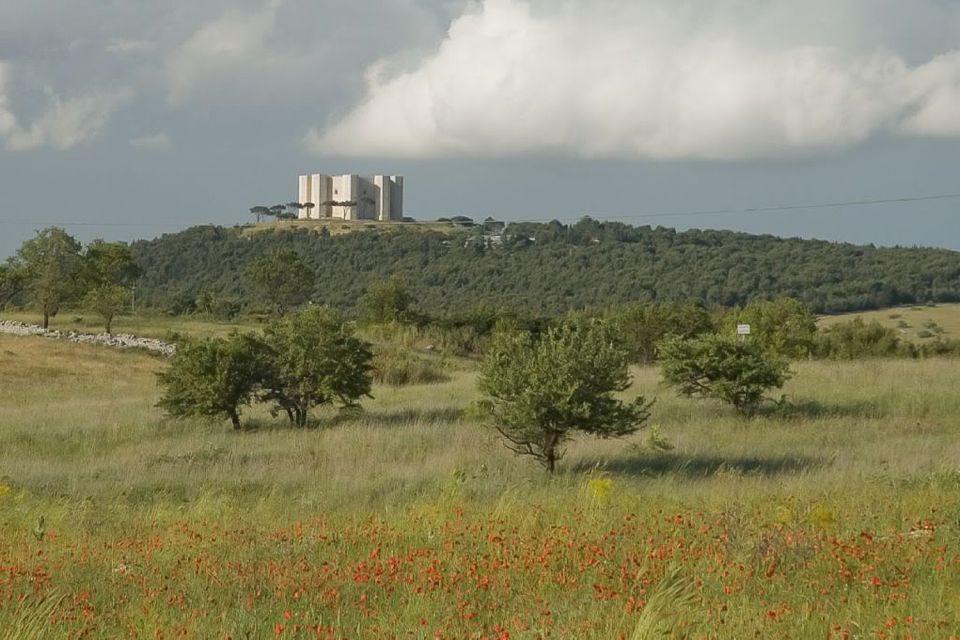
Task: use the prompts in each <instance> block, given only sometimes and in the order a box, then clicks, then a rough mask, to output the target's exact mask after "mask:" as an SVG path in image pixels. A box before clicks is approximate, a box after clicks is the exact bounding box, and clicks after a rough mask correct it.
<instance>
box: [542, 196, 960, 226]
mask: <svg viewBox="0 0 960 640" xmlns="http://www.w3.org/2000/svg"><path fill="white" fill-rule="evenodd" d="M956 199H960V193H945V194H940V195H933V196H911V197H906V198H882V199H877V200H850V201H846V202H825V203H818V204H790V205H777V206H771V207H747V208H743V209H701V210H694V211H658V212H653V213H624V214H618V215H600V216H597V215H592V214H588V215H590V217H591V218H593V219H595V220H623V219H638V218H644V219H645V218H685V217H695V216H713V215H736V214H757V213H779V212H784V211H805V210H816V209H840V208H843V207H864V206H870V205H880V204H904V203H909V202H929V201H935V200H956ZM550 219H551V218H539V219H536V220H530V222H539V221H548V220H550Z"/></svg>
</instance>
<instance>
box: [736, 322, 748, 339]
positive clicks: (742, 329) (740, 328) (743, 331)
mask: <svg viewBox="0 0 960 640" xmlns="http://www.w3.org/2000/svg"><path fill="white" fill-rule="evenodd" d="M737 335H738V336H740V338H741V339H744V340H746V338H747V336H748V335H750V325H748V324H738V325H737Z"/></svg>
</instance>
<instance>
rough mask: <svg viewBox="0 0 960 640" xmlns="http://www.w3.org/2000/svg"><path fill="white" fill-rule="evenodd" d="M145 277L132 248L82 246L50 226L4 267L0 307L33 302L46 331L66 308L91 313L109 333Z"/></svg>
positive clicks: (100, 243) (0, 277)
mask: <svg viewBox="0 0 960 640" xmlns="http://www.w3.org/2000/svg"><path fill="white" fill-rule="evenodd" d="M141 274H142V271H141V269H140V267H139V266H138V265H137V263H136V262H135V261H134V259H133V256H132V254H131V251H130V247H129V246H128V245H126V244H124V243H122V242H105V241H103V240H94V241H93V242H91V243H89V244H88V245H86V246H83V245H81V244H80V243H79V242H77V240H76V239H75V238H74V237H73V236H71V235H70V234H68V233H67V232H65V231H64V230H63V229H60V228H58V227H51V228H49V229H44V230H42V231H38V232H37V234H36V236H35V237H33V238H31V239H29V240H27V241H26V242H24V243H23V245H22V246H21V247H20V249H19V250H18V251H17V254H16V255H15V256H13V257H12V258H10V259H9V260H7V261H6V263H4V264H3V265H0V304H7V303H10V302H16V301H19V302H21V303H29V304H31V305H32V306H34V307H35V308H36V309H37V310H38V311H39V312H40V313H41V315H42V318H43V328H44V329H46V328H48V327H49V325H50V319H51V318H53V317H55V316H56V315H57V314H58V313H59V312H60V310H61V309H63V308H69V307H81V308H85V309H90V310H92V311H94V312H96V313H97V314H99V315H100V316H101V317H102V318H103V323H104V328H105V330H106V332H107V333H110V332H111V328H112V324H113V319H114V318H115V317H116V316H117V315H119V314H120V313H122V312H123V311H124V310H125V309H127V308H128V307H129V306H131V303H132V295H133V290H132V286H133V284H134V282H135V281H136V279H137V278H138V277H140V275H141Z"/></svg>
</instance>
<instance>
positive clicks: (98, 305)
mask: <svg viewBox="0 0 960 640" xmlns="http://www.w3.org/2000/svg"><path fill="white" fill-rule="evenodd" d="M130 296H131V293H130V290H129V289H127V288H126V287H123V286H120V285H118V284H111V283H109V282H105V283H102V284H98V285H95V286H94V287H93V288H92V289H90V290H89V291H87V295H85V296H84V298H83V305H84V306H85V307H87V308H88V309H90V310H92V311H95V312H97V314H99V315H100V317H102V318H103V323H104V330H105V331H106V332H107V333H111V327H112V326H113V319H114V318H115V317H116V316H117V315H119V314H120V313H121V312H122V311H123V310H124V309H125V308H127V306H129V304H130Z"/></svg>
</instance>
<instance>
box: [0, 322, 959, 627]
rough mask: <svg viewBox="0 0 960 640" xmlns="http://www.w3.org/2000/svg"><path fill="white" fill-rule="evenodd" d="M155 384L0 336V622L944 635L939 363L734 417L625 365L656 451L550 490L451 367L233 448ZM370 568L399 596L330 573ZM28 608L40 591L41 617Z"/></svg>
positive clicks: (950, 507)
mask: <svg viewBox="0 0 960 640" xmlns="http://www.w3.org/2000/svg"><path fill="white" fill-rule="evenodd" d="M163 366H164V361H163V360H162V359H159V358H153V357H150V356H145V355H142V354H136V353H126V352H117V351H111V350H108V349H106V348H101V347H93V346H84V345H73V344H64V343H60V342H54V341H48V340H44V339H38V338H14V337H9V336H0V487H4V488H5V489H3V488H0V558H3V560H2V562H0V563H2V564H4V565H5V566H7V567H8V568H9V571H8V575H7V578H6V579H3V576H2V574H0V628H12V627H11V626H10V625H11V624H12V621H13V620H17V619H21V618H22V616H20V614H18V613H17V612H18V611H20V612H21V613H22V612H23V611H25V609H24V608H23V607H24V606H32V607H34V608H33V609H31V611H33V613H31V614H30V615H31V616H33V618H36V617H37V616H38V615H39V616H40V617H42V618H45V619H47V620H48V622H49V623H50V624H53V623H54V622H56V623H57V624H58V625H61V626H60V627H57V628H62V629H65V630H68V631H65V633H66V635H84V637H118V636H128V637H138V636H143V635H146V634H148V633H152V632H153V630H156V629H162V630H163V631H164V632H165V633H166V635H168V636H169V635H174V634H175V633H176V632H177V629H180V628H183V629H185V630H186V632H187V634H188V635H190V636H192V637H214V636H219V637H222V636H225V635H231V636H232V637H244V634H246V636H247V637H264V635H267V634H273V633H274V632H275V631H276V629H277V628H278V627H277V626H276V625H281V626H282V627H283V629H282V630H281V631H280V634H281V635H283V634H287V635H289V634H291V633H293V631H292V629H293V625H294V624H296V623H297V621H304V620H310V621H311V624H312V625H313V626H314V627H316V625H319V624H322V625H324V628H327V629H329V628H334V629H335V631H334V632H332V633H333V636H332V637H370V638H374V637H401V636H403V637H406V635H407V632H409V633H410V637H433V632H434V631H437V630H438V629H439V630H440V631H442V632H443V633H442V637H472V636H475V637H483V636H484V635H487V637H497V635H496V632H495V630H494V628H495V625H506V627H509V628H510V629H512V633H513V636H511V637H547V636H549V637H571V638H581V637H597V638H610V637H617V636H618V635H620V634H623V636H624V637H636V638H641V637H652V636H650V634H652V633H654V632H655V631H656V630H657V629H658V627H659V628H660V630H664V629H666V630H667V632H668V633H672V634H673V635H674V637H748V636H754V635H756V634H760V635H761V636H763V637H831V636H830V634H832V633H834V632H835V631H834V629H833V626H834V625H838V626H839V628H840V629H841V630H847V631H850V630H853V629H854V628H855V627H854V625H857V627H856V628H859V629H861V631H860V632H859V633H862V634H863V635H868V634H869V633H873V635H874V636H876V637H880V636H879V635H878V633H876V632H878V631H882V632H884V633H887V634H888V637H906V633H907V632H908V631H910V629H908V628H907V627H905V626H903V625H904V624H905V620H906V619H907V617H908V616H911V617H912V618H911V619H912V620H915V622H914V623H912V624H915V625H918V626H915V627H913V628H912V631H910V632H911V633H912V634H913V635H914V637H918V638H920V637H949V633H950V632H955V631H956V630H957V629H958V628H960V614H958V613H957V612H958V611H960V577H958V576H960V565H958V564H957V562H958V558H960V546H958V543H957V540H958V539H960V465H958V462H957V461H958V460H960V437H958V435H960V421H958V416H960V396H958V394H956V392H955V390H956V389H957V387H958V383H960V368H958V367H956V366H955V364H954V362H952V361H947V360H943V361H940V360H927V361H909V360H896V361H869V362H852V363H833V362H831V363H817V362H814V363H810V362H804V363H799V364H797V365H795V369H796V375H795V377H794V378H793V380H791V381H790V382H789V383H788V385H787V386H786V387H785V388H784V390H783V393H784V394H785V398H783V399H781V401H780V402H777V403H773V402H771V403H770V404H769V405H768V406H766V407H764V410H763V411H761V412H760V414H759V415H757V416H755V417H753V418H749V419H748V418H743V417H740V416H738V415H736V414H735V413H733V412H732V411H731V410H729V409H728V408H726V407H724V406H723V405H720V404H715V403H712V402H694V401H689V400H685V399H680V398H677V397H675V396H674V394H673V393H672V392H671V391H670V390H667V389H664V388H662V387H661V386H660V383H659V378H658V372H657V371H656V369H653V368H643V369H636V370H635V385H634V388H632V389H631V390H630V391H629V392H628V394H636V393H642V394H644V395H646V396H648V397H656V398H657V403H656V405H655V406H654V414H653V418H652V422H653V423H655V424H656V425H657V426H658V432H659V434H660V437H661V438H662V439H666V440H668V441H669V444H670V445H672V449H669V450H665V449H668V448H664V447H655V446H651V445H650V443H649V440H648V435H647V434H645V433H640V434H638V435H636V436H634V437H632V438H629V439H627V440H623V441H596V440H578V441H576V442H574V443H573V444H572V445H571V446H570V448H569V451H568V452H567V456H566V458H565V459H564V460H563V461H562V462H561V465H560V473H558V474H557V476H556V477H548V476H546V475H545V474H544V473H543V472H542V470H541V469H540V467H539V466H538V465H536V464H534V463H533V462H532V461H530V460H525V459H522V458H517V457H514V456H513V455H512V454H510V453H509V452H508V451H507V450H506V449H505V448H504V447H503V446H502V445H501V443H500V442H499V441H498V440H497V438H496V436H495V435H494V434H493V433H492V432H491V431H489V430H487V429H485V428H483V427H482V426H481V425H479V424H477V423H476V422H475V421H474V420H473V419H472V418H471V417H470V414H469V412H466V413H465V412H464V411H463V409H464V408H465V407H466V406H467V405H469V403H470V402H472V401H473V400H475V399H476V392H475V373H474V372H473V371H471V370H470V367H469V365H468V364H466V363H461V366H460V367H459V369H454V370H451V371H450V372H449V374H448V375H449V380H447V381H445V382H442V383H440V384H436V385H432V386H429V387H424V386H413V387H391V386H377V387H376V388H375V390H374V393H373V395H374V399H373V400H370V401H368V402H366V403H365V406H364V412H363V413H362V414H360V415H356V416H349V417H344V416H338V415H337V414H336V413H334V412H330V413H329V414H324V415H322V416H321V418H322V420H321V426H320V428H317V429H310V430H295V429H290V428H287V427H286V426H285V424H284V423H283V422H282V421H276V420H273V419H271V418H270V416H269V415H268V414H267V413H266V412H265V410H264V409H260V408H258V409H256V410H254V411H253V412H251V414H250V415H249V416H247V420H248V423H249V424H250V426H251V428H250V429H248V430H247V431H244V432H242V433H233V432H232V430H231V429H230V428H229V425H228V424H226V423H217V422H204V421H198V420H185V421H175V420H169V419H167V418H165V417H164V416H163V415H162V414H161V413H160V412H159V411H158V410H156V409H155V408H154V406H153V405H154V404H155V402H156V401H157V397H158V390H157V387H156V382H155V379H154V374H155V372H156V371H157V370H159V369H160V368H161V367H163ZM597 479H602V480H604V482H603V483H602V484H597V483H594V484H593V485H589V484H588V482H589V481H591V480H597ZM591 486H592V487H593V488H592V489H591V488H590V487H591ZM598 486H602V487H606V488H605V489H603V491H599V490H597V487H598ZM41 515H42V516H43V517H44V521H45V528H46V536H45V537H44V539H43V540H38V539H37V538H36V537H35V536H34V535H33V534H32V533H31V531H32V530H33V528H34V527H35V525H36V522H37V520H38V517H39V516H41ZM861 534H868V535H869V536H870V538H871V540H872V542H871V543H870V544H867V543H866V542H865V540H866V538H862V537H861ZM678 545H679V546H678ZM375 549H381V550H380V551H376V553H375V554H374V550H375ZM851 549H854V550H855V551H851ZM831 552H833V553H835V554H836V557H834V556H832V555H831ZM38 554H39V555H38ZM371 554H374V555H376V557H373V556H372V555H371ZM598 554H599V555H598ZM850 554H853V555H852V556H851V555H850ZM391 555H394V556H396V558H397V559H398V560H397V561H398V562H400V565H401V567H406V568H405V569H403V571H409V575H410V576H411V580H412V581H413V583H412V584H413V585H414V586H419V587H421V588H422V589H424V590H423V591H421V592H413V591H410V592H408V591H407V588H406V587H403V586H402V584H401V583H397V584H396V585H394V586H392V587H390V589H393V591H390V590H389V589H386V587H384V588H383V589H380V588H374V587H373V586H371V585H372V584H373V583H369V584H368V583H366V582H362V581H357V580H355V579H354V578H355V575H354V574H355V572H356V571H359V569H358V567H359V566H360V565H361V563H364V564H365V565H366V566H367V567H377V566H380V567H386V566H387V565H386V564H385V563H386V559H387V558H388V557H390V556H391ZM900 555H902V556H903V558H907V559H909V562H907V561H905V560H902V559H900V558H899V557H898V556H900ZM855 556H856V557H859V558H860V559H856V557H855ZM494 560H496V562H494ZM431 562H432V563H435V564H434V565H431ZM838 562H839V563H841V564H839V565H838V564H837V563H838ZM938 563H939V564H938ZM431 566H433V567H434V568H433V569H431V568H430V567H431ZM471 567H474V568H473V569H471ZM937 567H940V568H939V569H938V568H937ZM675 568H676V569H677V571H678V572H679V573H676V574H674V573H672V572H673V571H674V569H675ZM40 569H42V572H40V573H36V572H37V571H38V570H40ZM388 569H389V568H387V569H385V570H388ZM841 569H842V570H844V571H847V570H849V571H851V572H852V574H851V575H852V576H853V577H852V578H849V579H848V578H844V577H842V576H841V575H840V574H839V573H838V571H840V570H841ZM434 570H436V571H439V572H440V573H439V574H438V575H441V576H442V581H441V587H442V588H441V589H440V590H439V591H436V592H433V591H430V584H431V583H430V577H429V576H430V575H432V574H431V573H430V572H431V571H434ZM398 571H400V570H399V569H398ZM403 571H400V573H398V574H397V575H399V576H403V575H405V574H404V573H403ZM298 572H300V573H298ZM471 572H474V573H471ZM476 572H479V573H476ZM861 572H862V574H863V575H862V576H861ZM724 573H726V574H727V575H724ZM768 573H769V574H770V576H769V577H768V576H767V574H768ZM298 575H302V576H303V578H302V579H301V578H297V576H298ZM484 575H486V576H487V578H488V579H489V580H490V583H489V584H488V585H486V586H484V585H482V584H481V582H480V581H481V579H482V578H483V576H484ZM31 576H32V577H31ZM457 576H459V577H457ZM572 578H576V580H573V579H572ZM874 578H876V580H877V581H879V583H880V586H875V585H873V584H872V583H871V582H870V581H871V580H873V579H874ZM904 579H906V580H907V583H902V581H903V580H904ZM465 580H466V581H467V582H464V581H465ZM844 580H847V582H843V581H844ZM838 581H839V582H838ZM474 582H476V584H474ZM467 583H469V584H470V585H471V586H470V588H469V590H468V591H469V593H467V592H465V591H463V589H465V587H464V585H465V584H467ZM593 583H595V584H593ZM390 584H391V585H393V584H394V583H393V582H390ZM691 584H692V585H693V586H690V585H691ZM843 584H846V586H845V587H843V586H842V585H843ZM901 584H902V585H903V586H896V585H901ZM658 585H659V586H658ZM595 586H596V587H597V588H596V589H595V588H594V587H595ZM300 589H302V590H303V593H305V594H310V595H309V597H307V596H304V597H303V598H302V599H301V598H300V597H299V596H298V597H296V598H295V597H294V595H293V594H295V593H297V592H298V590H300ZM330 589H335V590H337V591H338V593H339V594H340V595H339V596H338V599H336V600H331V599H330V598H328V597H327V596H324V595H323V594H324V593H327V592H329V590H330ZM444 589H448V591H444ZM725 589H732V590H733V591H731V592H730V593H729V594H728V593H726V591H724V590H725ZM843 589H845V590H846V591H843ZM822 590H829V594H826V595H825V594H823V593H821V591H822ZM258 592H259V593H260V594H261V595H260V596H255V595H251V594H256V593H258ZM53 593H57V594H65V599H64V600H63V601H62V602H60V601H57V604H56V605H54V606H53V609H51V610H47V609H44V608H42V607H43V606H46V605H41V604H39V603H41V602H44V603H50V602H51V601H52V600H51V597H52V596H51V594H53ZM161 594H162V595H161ZM658 594H660V595H658ZM691 594H693V595H692V596H691ZM891 594H892V595H891ZM57 597H59V596H57ZM250 597H253V600H252V601H250V604H249V606H247V602H248V601H247V599H248V598H250ZM361 597H366V598H368V600H364V602H367V604H368V605H369V607H370V611H372V612H374V613H369V614H365V613H364V612H363V611H364V609H363V608H358V607H359V605H358V602H359V601H360V598H361ZM690 597H695V598H696V599H697V600H696V602H697V604H696V606H686V607H684V606H681V607H679V608H677V607H674V606H673V605H674V604H677V602H678V600H679V601H685V600H686V599H687V598H690ZM30 598H32V599H30ZM181 598H183V601H182V603H183V604H182V606H181ZM891 598H892V599H891ZM460 600H462V601H466V602H468V606H467V607H466V608H458V601H460ZM18 603H19V604H18ZM24 603H33V604H32V605H30V604H24ZM667 603H673V604H671V606H669V607H668V606H667ZM365 606H366V605H365ZM721 606H725V607H727V609H726V610H724V611H723V612H721V611H720V610H719V607H721ZM85 607H87V609H85ZM54 610H55V611H54ZM85 610H88V615H89V616H90V617H89V619H85V618H84V613H83V612H84V611H85ZM203 611H206V612H207V613H206V615H201V612H203ZM542 611H549V615H541V612H542ZM37 612H39V613H37ZM287 612H291V615H293V614H296V617H294V618H292V619H290V620H288V619H286V618H285V617H284V615H285V613H287ZM469 613H472V614H475V615H474V616H473V617H466V616H467V614H469ZM18 616H19V617H18ZM65 616H74V617H75V618H76V619H70V618H69V617H65ZM891 617H896V618H897V620H898V622H897V625H898V626H895V627H892V629H893V630H892V631H891V630H889V629H885V625H886V624H887V623H888V622H889V618H891ZM514 618H515V619H516V624H515V625H514V626H512V627H511V626H510V625H512V624H514V622H513V620H514ZM31 619H32V618H31ZM421 620H427V624H425V625H422V624H421ZM721 620H722V621H723V622H722V623H721V622H720V621H721ZM31 624H32V623H31ZM721 624H722V625H723V626H717V625H721ZM4 625H6V626H4ZM506 627H504V628H506ZM51 628H53V627H51ZM901 632H902V633H901ZM24 633H26V632H24ZM477 633H479V635H476V634H477ZM837 633H839V632H837ZM19 637H29V636H24V635H21V636H19ZM311 637H315V636H311ZM836 637H841V636H840V635H837V636H836Z"/></svg>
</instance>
